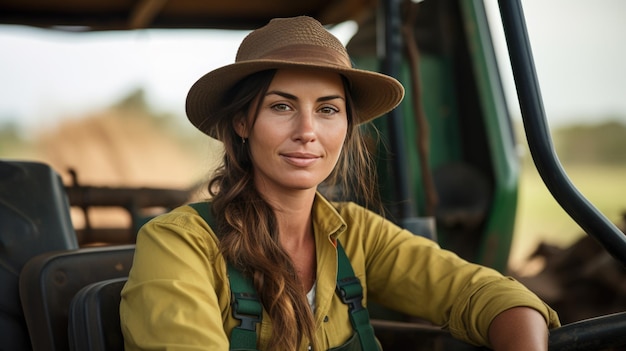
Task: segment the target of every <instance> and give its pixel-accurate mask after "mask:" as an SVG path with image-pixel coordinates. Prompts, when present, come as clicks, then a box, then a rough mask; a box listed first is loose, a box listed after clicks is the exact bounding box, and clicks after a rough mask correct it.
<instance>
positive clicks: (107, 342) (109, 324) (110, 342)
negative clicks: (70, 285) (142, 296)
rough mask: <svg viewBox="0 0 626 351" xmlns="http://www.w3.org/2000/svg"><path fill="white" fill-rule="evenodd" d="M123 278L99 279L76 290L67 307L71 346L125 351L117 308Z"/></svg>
mask: <svg viewBox="0 0 626 351" xmlns="http://www.w3.org/2000/svg"><path fill="white" fill-rule="evenodd" d="M126 280H127V278H117V279H109V280H104V281H100V282H97V283H93V284H90V285H87V286H86V287H84V288H82V289H81V290H80V291H79V292H78V293H76V295H75V296H74V299H72V302H71V304H70V309H69V324H68V335H69V341H70V350H72V351H118V350H119V351H124V338H123V336H122V330H121V327H120V314H119V310H120V300H121V296H120V293H121V292H122V288H123V287H124V284H126Z"/></svg>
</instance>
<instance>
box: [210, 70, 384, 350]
mask: <svg viewBox="0 0 626 351" xmlns="http://www.w3.org/2000/svg"><path fill="white" fill-rule="evenodd" d="M275 73H276V71H275V70H269V71H263V72H259V73H256V74H253V75H251V76H249V77H247V78H245V79H244V80H242V81H240V82H239V83H238V84H237V85H236V86H235V87H234V88H233V89H231V90H230V92H229V93H228V94H227V95H226V97H225V99H224V101H223V104H222V106H223V108H222V109H221V111H219V115H220V119H219V121H218V123H217V124H216V125H215V128H216V130H215V131H216V135H217V137H218V139H219V140H221V141H223V143H224V158H223V164H222V165H221V167H220V168H218V170H217V171H216V173H215V174H214V176H213V178H212V179H211V181H210V182H209V192H210V194H211V195H212V196H213V199H212V201H213V206H212V208H213V211H214V215H215V218H216V219H217V221H218V224H217V225H218V228H217V229H218V230H217V232H218V233H220V251H221V253H222V254H223V256H224V258H225V259H226V260H227V261H228V262H230V263H231V264H233V265H234V266H235V267H237V268H238V269H239V270H241V271H242V272H243V273H244V274H245V275H247V276H250V277H252V278H253V281H254V286H255V289H256V291H257V292H258V293H259V296H260V300H261V303H262V304H263V307H264V308H265V310H266V311H267V313H268V314H269V316H270V319H271V321H272V324H273V329H274V330H275V331H280V332H279V333H274V335H273V336H272V338H271V341H270V345H269V349H271V350H295V349H297V348H298V347H299V345H300V344H301V343H302V341H303V338H305V340H308V341H309V342H310V343H311V345H313V346H315V344H316V340H315V321H314V317H313V313H312V311H311V308H310V307H309V304H308V301H307V299H306V291H304V289H303V285H302V284H301V282H300V280H299V278H298V275H297V274H296V270H295V267H294V265H293V262H292V261H291V259H290V257H289V255H288V254H287V252H286V251H285V250H284V249H283V248H282V246H281V245H280V243H279V241H278V225H277V220H276V216H275V214H274V211H273V209H272V208H271V207H270V205H269V204H268V203H267V202H266V201H265V200H264V199H263V197H262V196H261V194H260V193H259V192H258V191H257V190H256V188H255V186H254V182H253V173H254V170H253V166H252V161H251V158H250V153H249V149H248V147H247V145H246V144H244V143H243V142H242V140H241V138H240V137H239V136H238V135H237V133H236V132H235V130H234V127H233V120H234V119H237V118H245V116H247V115H248V114H249V113H251V112H252V113H253V116H255V117H256V116H257V114H258V111H259V108H260V104H261V102H262V101H261V100H262V98H261V97H262V96H265V93H266V92H267V89H268V88H269V85H270V83H271V81H272V79H273V77H274V75H275ZM344 87H345V91H346V106H347V113H348V133H347V137H346V141H345V145H344V149H343V152H342V154H341V156H340V158H339V160H338V163H337V166H336V167H335V169H334V170H333V172H332V174H331V175H330V176H329V177H328V179H327V180H326V181H325V182H324V186H323V187H324V188H325V189H327V191H326V192H325V193H327V194H329V195H328V196H330V195H331V194H336V195H339V196H348V197H350V198H351V199H356V200H361V201H364V202H366V203H367V202H370V201H373V200H376V199H377V197H376V196H374V194H375V193H376V190H375V189H376V186H375V185H376V179H375V174H376V172H373V171H372V169H371V167H372V166H373V164H372V163H373V162H372V161H371V157H370V156H369V153H368V151H367V148H366V146H365V140H364V138H363V137H362V136H361V131H360V128H359V127H358V126H356V125H354V123H353V121H354V116H353V110H352V107H351V106H352V101H351V99H350V89H349V82H348V81H347V80H345V79H344ZM257 98H258V99H257ZM255 101H256V102H257V103H256V104H255V103H254V102H255ZM348 170H350V172H348ZM355 195H359V198H355Z"/></svg>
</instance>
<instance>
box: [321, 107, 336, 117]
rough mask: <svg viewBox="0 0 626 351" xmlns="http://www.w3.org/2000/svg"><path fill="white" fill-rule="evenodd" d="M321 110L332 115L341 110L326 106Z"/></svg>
mask: <svg viewBox="0 0 626 351" xmlns="http://www.w3.org/2000/svg"><path fill="white" fill-rule="evenodd" d="M320 112H321V113H323V114H326V115H330V114H333V113H337V112H339V110H338V109H336V108H334V107H330V106H325V107H322V108H321V109H320Z"/></svg>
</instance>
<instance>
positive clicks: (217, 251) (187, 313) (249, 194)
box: [121, 17, 559, 350]
mask: <svg viewBox="0 0 626 351" xmlns="http://www.w3.org/2000/svg"><path fill="white" fill-rule="evenodd" d="M403 94H404V90H403V88H402V86H401V84H400V83H399V82H398V81H396V80H395V79H393V78H391V77H388V76H385V75H381V74H378V73H374V72H368V71H362V70H357V69H353V68H352V67H351V64H350V59H349V57H348V55H347V53H346V51H345V48H344V47H343V45H342V44H341V43H340V42H339V41H338V40H337V39H336V38H335V37H334V36H332V35H331V34H330V33H328V32H327V31H326V30H325V29H324V28H323V27H322V26H321V25H320V23H319V22H317V21H315V20H314V19H312V18H309V17H296V18H288V19H275V20H272V21H271V22H270V23H269V24H268V25H266V26H265V27H262V28H260V29H258V30H256V31H253V32H252V33H251V34H250V35H249V36H248V37H246V38H245V39H244V40H243V42H242V44H241V46H240V48H239V51H238V53H237V58H236V61H235V63H234V64H231V65H227V66H225V67H222V68H219V69H217V70H214V71H212V72H209V73H208V74H206V75H205V76H204V77H202V78H200V79H199V80H198V81H197V82H196V83H195V84H194V86H193V87H192V88H191V90H190V92H189V95H188V98H187V114H188V116H189V119H190V120H191V122H192V123H193V124H194V125H195V126H196V127H197V128H199V129H200V130H201V131H203V132H204V133H206V134H208V135H209V136H211V137H214V138H217V139H218V140H220V141H222V142H223V143H224V148H225V153H224V159H223V166H222V167H221V168H220V169H219V170H218V171H217V173H216V174H215V176H214V177H213V178H212V180H211V182H210V185H209V190H210V192H211V194H212V199H211V204H210V210H206V211H203V210H202V209H201V207H199V206H197V205H195V206H193V207H190V206H183V207H181V208H178V209H176V210H174V211H172V212H170V213H168V214H165V215H162V216H160V217H157V218H156V219H154V220H152V221H151V222H149V223H148V224H147V225H145V226H144V227H143V228H142V229H141V231H140V233H139V234H138V237H137V248H136V254H135V262H134V264H133V267H132V270H131V273H130V276H129V280H128V283H127V285H126V286H125V288H124V291H123V292H122V304H121V322H122V329H123V332H124V337H125V344H126V349H127V350H153V349H154V350H156V349H163V350H164V349H167V350H226V349H228V347H229V345H230V346H231V347H234V346H233V345H234V344H238V343H240V342H243V341H241V339H251V340H247V342H248V345H249V343H250V342H252V344H253V345H252V346H251V347H252V348H254V347H257V348H258V349H260V350H306V349H314V350H327V349H332V348H335V347H339V346H341V345H344V347H345V348H344V349H349V347H353V346H355V345H356V348H355V349H361V348H362V349H366V348H368V347H372V346H373V347H377V346H376V342H375V341H372V340H373V339H372V338H371V335H369V334H371V328H369V324H368V323H367V320H366V322H365V324H366V326H365V327H359V328H362V329H359V328H356V327H354V328H353V326H352V319H353V318H355V319H358V318H356V317H354V316H356V314H359V316H360V317H362V316H363V314H362V312H361V311H364V310H362V309H360V306H361V305H360V304H361V302H362V304H363V305H366V303H367V301H368V300H372V301H377V302H379V303H381V304H383V305H385V306H387V307H390V308H393V309H397V310H400V311H402V312H404V313H407V314H410V315H414V316H417V317H420V318H425V319H428V320H430V321H432V322H433V323H435V324H437V325H441V326H443V327H445V328H447V329H449V330H450V332H451V333H452V335H453V336H455V337H457V338H460V339H462V340H465V341H468V342H471V343H474V344H481V345H488V346H490V347H492V348H493V349H495V350H546V349H547V335H548V328H549V327H554V326H558V323H559V322H558V319H557V317H556V314H555V313H554V311H552V310H551V309H550V308H549V307H548V306H546V305H545V304H543V303H542V302H541V301H540V300H539V299H537V297H536V296H535V295H534V294H532V293H531V292H530V291H528V290H527V289H525V288H524V287H523V286H521V285H520V284H518V283H517V282H515V281H513V280H511V279H509V278H505V277H502V276H501V275H500V274H498V273H497V272H495V271H493V270H491V269H488V268H485V267H481V266H478V265H474V264H470V263H468V262H465V261H463V260H461V259H460V258H458V257H457V256H456V255H455V254H453V253H451V252H448V251H445V250H442V249H440V248H439V247H438V246H437V244H436V243H433V242H431V241H429V240H427V239H425V238H422V237H419V236H415V235H413V234H411V233H408V232H407V231H404V230H402V229H401V228H399V227H397V226H396V225H394V224H393V223H391V222H389V221H387V220H386V219H385V218H384V217H382V216H379V215H377V214H375V213H374V212H371V211H369V210H367V209H366V208H365V207H362V206H359V205H356V204H355V203H351V202H329V201H328V200H327V199H326V198H325V197H324V196H322V195H321V194H320V192H319V188H320V185H321V184H322V183H324V187H325V188H326V189H328V191H327V192H328V193H337V192H344V193H347V194H350V195H351V198H353V199H354V198H355V197H356V198H357V199H358V200H359V202H360V203H362V204H365V205H370V204H373V203H374V201H373V200H372V199H375V198H376V196H375V195H374V194H375V187H374V185H375V184H376V182H375V180H373V179H371V178H372V175H373V174H375V172H373V171H372V170H371V161H370V159H369V156H368V154H367V149H366V147H365V140H364V138H363V137H362V136H361V135H360V128H358V126H359V125H361V124H363V123H365V122H368V121H370V120H371V119H373V118H375V117H377V116H380V115H382V114H384V113H386V112H388V111H390V110H391V109H393V108H395V107H396V106H397V105H398V104H399V103H400V101H401V100H402V97H403ZM348 171H349V172H348ZM354 180H358V181H354ZM357 195H358V196H357ZM203 212H206V213H203ZM209 222H210V223H209ZM342 252H345V253H346V255H347V257H348V260H349V262H348V263H347V266H349V267H350V269H351V270H349V271H350V272H353V273H354V275H355V276H356V277H357V278H358V280H356V279H347V280H346V279H343V278H342V279H341V280H338V272H337V271H338V270H339V271H340V272H343V270H344V268H346V265H345V264H344V263H345V261H343V260H342V259H341V257H342ZM227 272H228V273H227ZM235 276H241V277H242V278H241V280H242V281H245V282H249V284H250V285H251V286H252V287H251V289H252V290H253V291H252V292H253V293H254V292H256V295H257V298H256V299H254V298H250V297H251V296H253V294H248V293H244V294H242V293H240V291H239V290H238V289H239V288H238V286H239V282H237V281H236V279H237V278H235ZM348 276H350V274H348ZM340 281H342V282H344V281H349V282H351V283H353V282H355V281H356V282H358V283H359V284H357V285H352V286H351V287H354V286H356V287H357V288H358V290H359V293H360V292H361V289H362V299H361V298H360V295H358V297H359V298H358V299H352V301H348V302H344V301H343V300H342V297H341V296H340V295H341V291H339V292H337V291H336V286H337V285H338V284H339V285H340V286H341V284H343V283H340ZM350 289H351V288H350ZM344 292H345V289H344ZM357 294H358V293H357ZM250 301H253V303H256V302H260V306H262V312H259V313H258V316H257V317H259V318H260V321H259V320H256V319H255V318H256V317H253V318H248V317H246V316H243V317H242V316H241V313H239V312H240V310H239V308H240V307H241V306H243V305H247V304H248V303H249V302H250ZM352 313H356V314H352ZM366 315H367V314H365V316H366ZM244 324H247V327H246V328H247V329H248V331H250V330H251V331H252V333H251V334H250V333H248V334H246V335H247V336H246V337H241V335H242V334H237V333H239V330H241V329H242V328H243V329H245V328H244V327H245V326H244ZM250 335H251V336H250ZM350 345H351V346H350ZM246 347H247V346H246Z"/></svg>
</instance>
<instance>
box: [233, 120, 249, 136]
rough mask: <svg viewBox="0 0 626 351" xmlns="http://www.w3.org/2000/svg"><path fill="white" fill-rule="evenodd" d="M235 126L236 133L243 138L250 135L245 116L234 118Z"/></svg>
mask: <svg viewBox="0 0 626 351" xmlns="http://www.w3.org/2000/svg"><path fill="white" fill-rule="evenodd" d="M233 128H234V129H235V133H237V135H239V136H240V137H242V138H244V139H245V138H247V137H248V130H247V128H246V120H245V118H243V117H236V118H233Z"/></svg>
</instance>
